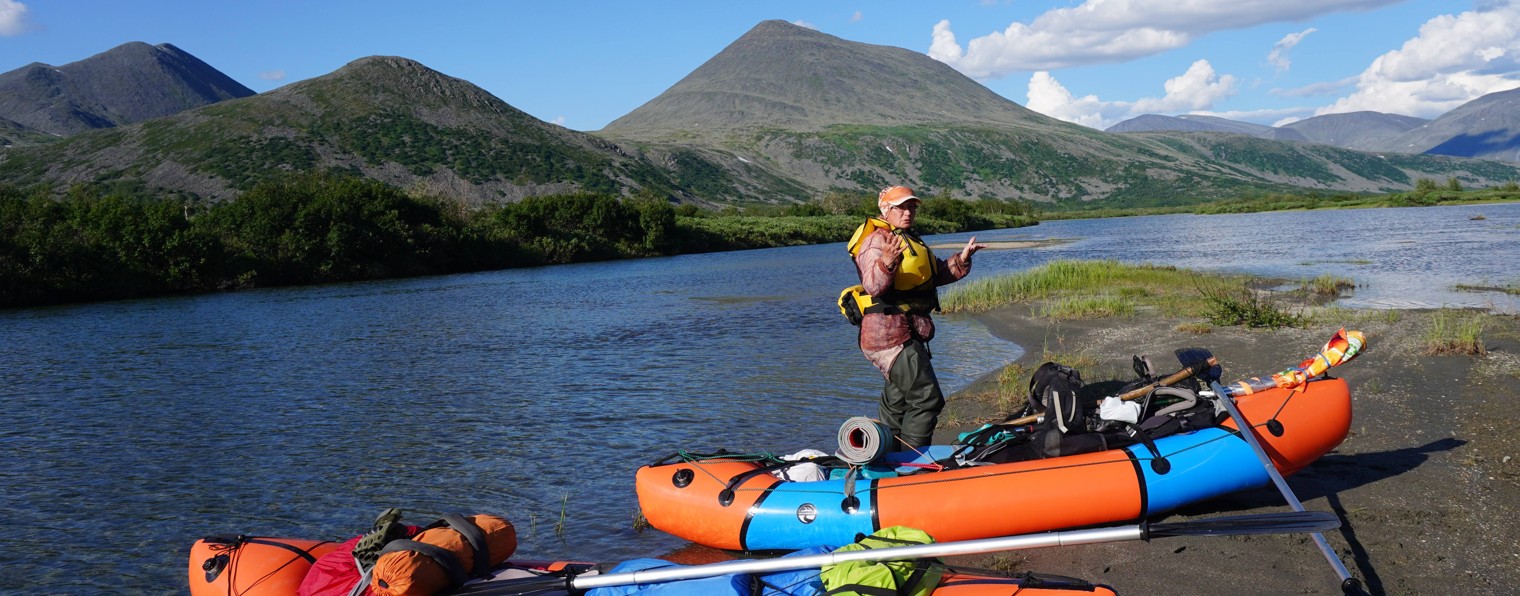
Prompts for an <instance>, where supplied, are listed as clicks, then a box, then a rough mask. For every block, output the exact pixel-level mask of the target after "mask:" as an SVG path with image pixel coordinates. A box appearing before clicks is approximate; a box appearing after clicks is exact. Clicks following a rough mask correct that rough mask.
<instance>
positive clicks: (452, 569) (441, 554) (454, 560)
mask: <svg viewBox="0 0 1520 596" xmlns="http://www.w3.org/2000/svg"><path fill="white" fill-rule="evenodd" d="M445 525H447V526H448V527H449V528H451V529H453V530H454V531H455V532H459V535H460V536H463V537H464V539H465V542H468V543H469V544H470V550H471V551H473V554H474V559H473V562H474V566H473V567H471V572H473V575H475V576H477V577H483V576H485V575H489V574H490V572H491V553H490V551H489V549H488V546H487V545H486V535H485V532H482V531H481V530H480V527H479V526H476V525H475V524H474V523H472V522H471V521H470V520H469V519H467V518H465V517H464V516H463V515H460V514H458V513H449V514H446V515H444V516H443V518H442V519H440V520H438V521H437V522H435V523H433V524H432V525H431V526H430V527H432V528H439V527H443V526H445ZM400 551H412V552H415V553H417V554H420V555H422V556H425V557H427V558H429V559H432V560H434V561H436V562H437V563H438V566H439V567H442V568H443V570H444V572H445V573H447V574H448V576H449V581H450V582H452V583H453V584H454V585H456V586H459V585H463V584H464V583H465V582H466V581H469V579H470V576H471V575H472V574H471V572H467V571H465V570H464V564H463V563H462V562H461V561H460V560H459V557H456V556H454V553H453V552H451V551H449V550H448V549H446V548H443V547H441V546H437V545H433V544H428V543H426V542H418V541H416V540H409V539H405V538H403V539H400V540H392V541H390V542H388V543H386V545H385V548H382V549H380V554H381V555H382V556H383V555H385V554H386V553H393V552H400Z"/></svg>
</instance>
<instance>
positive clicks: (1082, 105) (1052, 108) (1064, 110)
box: [1027, 71, 1124, 130]
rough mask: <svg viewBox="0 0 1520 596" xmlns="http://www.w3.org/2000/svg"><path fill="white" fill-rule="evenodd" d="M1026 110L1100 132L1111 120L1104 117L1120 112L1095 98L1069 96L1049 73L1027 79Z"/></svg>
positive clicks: (1109, 103) (1118, 109)
mask: <svg viewBox="0 0 1520 596" xmlns="http://www.w3.org/2000/svg"><path fill="white" fill-rule="evenodd" d="M1027 99H1028V101H1027V104H1028V106H1027V107H1028V108H1029V109H1031V110H1034V111H1036V112H1039V113H1041V114H1044V115H1046V116H1050V117H1051V118H1057V119H1060V120H1065V121H1067V122H1075V123H1077V124H1081V125H1082V126H1087V127H1090V128H1096V129H1099V130H1102V129H1104V128H1107V127H1108V124H1106V122H1107V121H1108V120H1110V119H1111V116H1108V114H1113V113H1118V112H1122V111H1123V110H1124V108H1122V107H1118V104H1116V103H1114V102H1104V101H1102V100H1100V99H1098V96H1096V95H1085V96H1082V97H1073V96H1072V95H1071V91H1069V90H1067V89H1066V87H1065V86H1063V85H1061V82H1060V81H1057V80H1056V78H1055V77H1053V76H1050V73H1048V72H1045V71H1039V72H1036V73H1034V74H1033V75H1032V76H1030V77H1029V93H1028V96H1027Z"/></svg>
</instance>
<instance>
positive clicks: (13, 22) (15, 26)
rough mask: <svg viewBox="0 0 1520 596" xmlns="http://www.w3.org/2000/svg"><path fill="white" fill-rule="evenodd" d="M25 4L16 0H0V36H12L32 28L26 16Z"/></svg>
mask: <svg viewBox="0 0 1520 596" xmlns="http://www.w3.org/2000/svg"><path fill="white" fill-rule="evenodd" d="M26 11H27V8H26V5H25V4H22V3H20V2H17V1H16V0H0V37H13V36H16V35H21V34H22V33H26V32H27V31H28V30H30V29H31V28H32V25H31V22H30V20H29V19H27V17H26Z"/></svg>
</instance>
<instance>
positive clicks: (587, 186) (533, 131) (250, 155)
mask: <svg viewBox="0 0 1520 596" xmlns="http://www.w3.org/2000/svg"><path fill="white" fill-rule="evenodd" d="M322 170H339V171H347V172H352V173H357V174H360V175H363V176H365V177H368V178H372V179H376V180H380V181H384V182H387V183H390V184H394V185H397V186H400V187H403V188H410V187H417V186H420V187H423V188H424V189H426V190H430V191H436V192H438V193H440V194H445V195H448V196H455V197H460V198H463V199H465V200H467V201H471V202H475V203H490V202H502V201H509V200H515V199H520V198H522V197H525V196H532V195H541V194H551V193H558V192H572V191H577V190H590V191H600V192H610V193H616V192H620V191H622V190H625V189H641V188H646V187H647V188H650V189H651V190H653V191H656V192H660V193H662V194H672V195H676V196H682V195H683V193H682V191H681V190H680V189H679V188H678V185H677V184H675V183H674V182H672V181H671V176H670V175H669V174H668V173H667V170H666V169H665V168H662V167H657V166H655V165H653V164H651V163H649V162H647V161H645V160H643V159H640V158H638V157H637V156H633V155H629V154H628V153H627V152H625V151H623V150H622V149H620V148H619V147H618V146H617V145H615V144H613V143H611V142H609V141H606V140H603V139H600V138H596V137H593V136H590V135H586V134H583V133H578V132H574V131H570V130H567V129H565V128H562V127H559V126H555V125H552V124H548V123H545V122H543V121H540V120H538V119H536V118H533V117H531V116H529V115H527V114H525V113H523V112H522V111H520V110H517V109H516V108H513V107H512V106H510V105H507V104H506V103H505V102H503V101H501V100H500V99H497V98H496V97H494V96H492V95H490V94H489V93H486V92H485V91H483V90H481V89H480V88H478V87H476V86H474V85H472V84H470V83H468V82H466V81H462V80H459V79H455V78H453V77H449V76H446V75H443V74H441V73H438V72H436V71H433V70H430V69H428V68H426V67H424V66H422V65H421V64H418V63H416V62H413V61H411V60H406V59H403V58H394V57H370V58H363V59H360V60H356V61H354V62H352V63H350V64H348V65H347V66H344V67H343V68H341V69H339V70H337V71H335V72H333V73H331V74H328V75H326V76H322V77H318V78H314V79H310V80H306V81H302V82H299V83H294V84H291V85H287V86H285V87H281V88H280V89H277V90H275V91H270V92H268V93H264V94H261V95H257V96H253V97H247V98H243V99H237V100H231V101H226V102H222V103H218V104H213V105H209V106H205V107H202V108H197V109H194V110H189V111H185V112H181V113H179V114H176V115H174V116H170V117H166V118H160V119H156V120H150V121H147V122H143V123H141V124H136V125H131V126H124V127H119V128H114V129H107V130H100V131H91V132H87V133H82V134H79V135H76V136H74V137H70V138H68V139H65V140H62V141H59V142H56V143H53V144H50V145H46V146H43V147H27V148H13V149H11V150H8V151H7V152H6V153H4V154H3V156H0V179H5V180H10V181H11V182H12V183H14V184H23V185H24V184H29V183H58V182H65V183H70V182H86V181H95V182H107V181H112V180H122V179H127V180H130V179H140V180H142V181H144V182H145V183H146V184H147V185H148V186H149V187H154V188H162V189H171V190H178V191H186V192H191V193H194V194H196V195H198V196H202V197H206V198H211V199H219V198H227V197H231V196H233V195H235V194H237V193H238V192H240V191H242V190H246V189H248V188H250V187H251V186H252V185H253V184H255V183H257V182H259V181H262V180H267V179H272V178H277V177H280V176H282V175H285V174H287V173H289V172H303V171H322Z"/></svg>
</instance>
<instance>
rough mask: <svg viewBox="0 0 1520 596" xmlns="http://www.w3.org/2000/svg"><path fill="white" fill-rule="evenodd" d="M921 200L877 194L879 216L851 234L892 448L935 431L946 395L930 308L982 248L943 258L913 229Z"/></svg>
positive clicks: (897, 190) (892, 191)
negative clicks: (934, 359) (933, 354)
mask: <svg viewBox="0 0 1520 596" xmlns="http://www.w3.org/2000/svg"><path fill="white" fill-rule="evenodd" d="M922 203H923V202H922V201H920V200H919V198H918V197H916V196H913V189H910V188H908V187H906V186H892V187H888V188H886V189H883V190H882V191H881V193H880V194H878V195H877V197H876V206H877V207H878V208H879V209H881V217H880V218H875V217H872V218H870V219H867V220H866V223H865V224H862V225H861V226H860V228H858V229H856V230H855V235H854V237H852V238H851V239H850V243H849V246H848V248H849V250H850V254H851V255H853V256H854V257H855V271H856V272H857V273H858V274H859V275H860V286H861V288H862V291H863V292H864V294H867V295H869V296H868V297H867V296H861V297H860V300H861V301H862V303H863V304H862V306H861V308H860V310H861V311H863V313H864V315H863V317H862V318H861V321H860V351H861V352H864V353H865V356H866V359H867V360H870V361H871V363H872V364H874V365H876V368H877V369H879V370H880V371H881V374H882V376H884V377H886V385H885V386H884V387H882V390H881V405H880V409H879V412H880V418H881V421H882V422H884V423H886V425H887V426H888V427H890V428H891V429H892V435H893V442H892V443H893V445H892V447H893V450H900V449H901V448H902V447H904V446H906V447H909V448H912V449H914V450H917V449H919V448H921V447H924V446H926V445H928V444H929V442H930V440H931V439H932V438H933V437H934V426H935V425H936V424H937V423H938V422H939V413H940V410H942V409H944V407H945V396H944V394H943V393H941V392H940V388H939V379H938V378H936V377H935V376H934V366H933V365H932V364H930V362H929V358H930V356H929V340H932V339H934V320H933V319H931V318H930V317H929V313H930V311H934V310H938V309H939V291H938V290H937V289H936V288H938V287H939V286H942V285H945V284H948V283H951V282H954V281H956V280H958V279H960V278H962V277H965V276H966V274H967V273H970V272H971V255H973V254H975V253H976V251H979V250H981V249H983V248H986V247H987V245H985V244H977V243H976V237H975V236H973V237H971V239H970V240H967V241H966V246H965V248H962V249H961V251H960V252H958V253H956V254H955V255H954V256H952V257H950V258H949V259H939V258H936V257H935V256H934V253H933V252H931V251H930V250H929V247H928V246H927V245H925V244H924V241H923V240H921V239H919V237H918V234H917V233H916V232H914V231H913V219H914V217H915V216H916V215H917V213H918V207H919V205H921V204H922Z"/></svg>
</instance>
